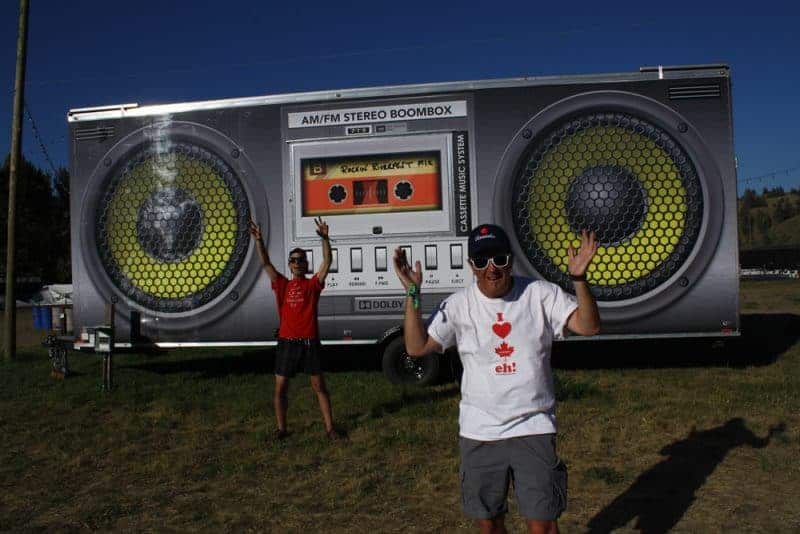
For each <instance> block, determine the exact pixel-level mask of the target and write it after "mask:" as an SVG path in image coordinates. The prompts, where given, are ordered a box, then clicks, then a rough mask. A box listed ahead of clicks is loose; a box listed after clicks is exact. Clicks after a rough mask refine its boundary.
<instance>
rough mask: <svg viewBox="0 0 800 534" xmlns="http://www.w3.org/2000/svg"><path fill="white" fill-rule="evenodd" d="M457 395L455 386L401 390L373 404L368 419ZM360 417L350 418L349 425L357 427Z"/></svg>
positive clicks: (457, 390) (457, 391)
mask: <svg viewBox="0 0 800 534" xmlns="http://www.w3.org/2000/svg"><path fill="white" fill-rule="evenodd" d="M458 394H459V389H458V386H456V385H455V384H454V385H452V386H449V387H446V388H444V389H430V388H423V387H411V388H408V389H403V390H402V392H401V393H400V396H399V397H398V398H396V399H393V400H390V401H388V402H383V403H379V404H375V405H373V406H371V407H370V409H369V418H370V419H380V418H381V417H384V416H386V415H390V414H394V413H397V412H399V411H400V410H402V409H405V408H409V407H411V406H415V405H417V404H428V403H430V402H436V401H439V400H442V399H449V398H452V397H455V396H457V395H458ZM360 419H361V416H359V415H355V416H353V417H352V420H351V421H350V424H351V425H352V426H358V422H359V420H360Z"/></svg>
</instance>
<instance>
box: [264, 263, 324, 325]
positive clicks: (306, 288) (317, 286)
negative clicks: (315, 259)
mask: <svg viewBox="0 0 800 534" xmlns="http://www.w3.org/2000/svg"><path fill="white" fill-rule="evenodd" d="M272 290H273V291H274V292H275V298H276V299H277V301H278V313H279V314H280V318H281V327H280V329H279V330H278V337H284V338H311V339H316V338H318V337H319V333H318V332H317V303H318V302H319V295H320V293H321V292H322V284H321V283H320V282H319V278H318V277H317V275H316V274H315V275H314V276H312V277H311V278H292V279H291V280H289V279H287V278H286V277H285V276H283V275H282V274H280V273H278V277H277V278H276V279H275V281H274V282H272Z"/></svg>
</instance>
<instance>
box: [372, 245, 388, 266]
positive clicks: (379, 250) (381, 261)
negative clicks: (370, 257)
mask: <svg viewBox="0 0 800 534" xmlns="http://www.w3.org/2000/svg"><path fill="white" fill-rule="evenodd" d="M386 269H387V264H386V247H375V270H376V271H385V270H386Z"/></svg>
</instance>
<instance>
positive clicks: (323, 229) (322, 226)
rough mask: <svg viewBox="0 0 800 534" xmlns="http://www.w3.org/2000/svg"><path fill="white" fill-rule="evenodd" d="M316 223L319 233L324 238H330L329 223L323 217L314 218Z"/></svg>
mask: <svg viewBox="0 0 800 534" xmlns="http://www.w3.org/2000/svg"><path fill="white" fill-rule="evenodd" d="M314 224H316V225H317V235H318V236H320V237H321V238H322V239H328V223H326V222H325V221H323V220H322V217H317V218H316V219H314Z"/></svg>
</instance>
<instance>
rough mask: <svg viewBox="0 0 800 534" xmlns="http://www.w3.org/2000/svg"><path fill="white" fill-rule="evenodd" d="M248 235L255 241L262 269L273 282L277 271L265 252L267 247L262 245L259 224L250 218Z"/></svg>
mask: <svg viewBox="0 0 800 534" xmlns="http://www.w3.org/2000/svg"><path fill="white" fill-rule="evenodd" d="M250 235H251V236H252V237H253V240H255V242H256V250H257V251H258V256H259V257H260V258H261V265H262V266H263V267H264V271H266V273H267V276H269V279H270V280H271V281H273V282H274V281H275V279H276V278H278V271H276V270H275V266H274V265H272V262H271V261H270V259H269V254H268V253H267V248H266V247H265V246H264V239H263V236H262V234H261V225H260V224H258V223H256V222H255V221H252V220H251V221H250Z"/></svg>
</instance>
